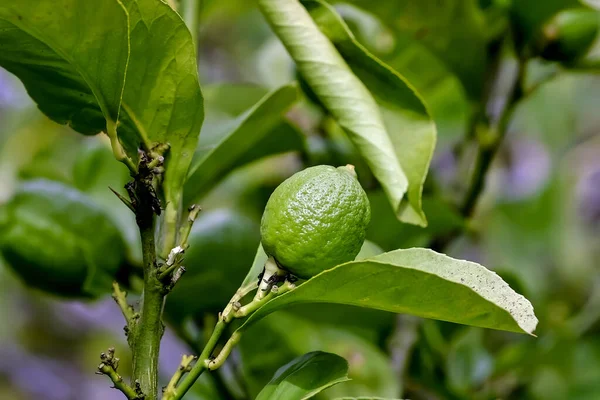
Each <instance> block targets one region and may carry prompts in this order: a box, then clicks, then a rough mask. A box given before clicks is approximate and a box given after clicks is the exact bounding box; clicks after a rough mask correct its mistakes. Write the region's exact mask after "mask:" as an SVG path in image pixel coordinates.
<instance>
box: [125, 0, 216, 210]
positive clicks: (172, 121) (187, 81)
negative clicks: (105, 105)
mask: <svg viewBox="0 0 600 400" xmlns="http://www.w3.org/2000/svg"><path fill="white" fill-rule="evenodd" d="M122 1H123V3H124V4H125V6H126V7H127V10H128V13H129V20H130V41H131V57H130V60H129V66H128V69H127V80H126V83H125V90H124V92H123V111H124V112H123V115H122V117H123V123H122V126H121V127H120V128H119V129H120V130H121V131H123V135H125V136H127V138H128V140H127V142H128V143H130V146H131V147H130V151H136V152H137V147H138V145H139V139H141V140H143V142H144V143H145V144H147V145H149V146H152V145H155V144H157V143H168V144H169V145H170V150H169V153H168V155H167V166H166V171H165V177H164V182H163V189H164V192H165V200H166V203H167V207H169V206H171V207H174V208H175V209H177V208H178V207H179V204H180V202H181V197H182V187H183V183H184V181H185V178H186V175H187V172H188V168H189V166H190V163H191V161H192V155H193V153H194V149H195V148H196V143H197V140H198V135H199V134H200V127H201V125H202V121H203V119H204V108H203V99H202V93H201V92H200V85H199V84H198V67H197V63H196V49H195V46H194V42H193V40H192V36H191V34H190V32H189V30H188V29H187V27H186V25H185V23H184V22H183V20H182V19H181V17H180V16H179V15H178V14H177V13H176V12H175V11H174V10H173V9H172V8H171V7H170V6H169V5H168V4H166V3H165V2H162V1H156V0H122ZM123 135H122V136H123ZM137 138H139V139H137Z"/></svg>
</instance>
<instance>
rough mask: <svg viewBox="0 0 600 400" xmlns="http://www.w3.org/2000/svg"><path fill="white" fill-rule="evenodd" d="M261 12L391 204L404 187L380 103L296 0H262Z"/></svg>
mask: <svg viewBox="0 0 600 400" xmlns="http://www.w3.org/2000/svg"><path fill="white" fill-rule="evenodd" d="M258 4H259V6H260V8H261V10H262V13H263V14H264V16H265V17H266V19H267V21H268V22H269V24H270V25H271V27H272V28H273V30H274V31H275V33H276V34H277V35H278V36H279V38H280V39H281V41H282V42H283V44H284V45H285V47H286V48H287V50H288V52H289V53H290V55H291V56H292V59H293V60H294V61H295V63H296V66H297V68H298V71H299V72H300V73H301V74H302V76H303V78H304V79H305V80H306V82H307V83H308V85H309V86H310V88H311V89H312V90H313V91H314V92H315V94H316V95H317V96H318V98H319V99H320V101H321V102H322V103H323V105H325V107H327V109H328V111H329V112H330V113H331V115H333V116H334V117H335V119H336V120H337V122H338V123H339V125H340V126H341V127H342V128H344V130H345V131H346V132H347V133H348V136H349V137H350V139H351V140H352V142H353V143H354V144H355V145H356V147H357V148H358V150H359V152H360V153H361V155H362V156H363V157H364V158H365V160H366V161H367V163H368V164H369V167H370V168H371V170H372V171H373V174H374V175H375V177H376V178H377V179H378V180H379V182H381V185H382V186H383V188H384V190H385V191H386V193H387V195H388V198H389V199H390V202H391V203H392V204H393V205H394V208H395V209H396V208H398V207H399V206H400V202H401V200H402V198H403V196H404V194H405V193H406V191H407V189H408V180H407V177H406V174H405V173H404V171H403V170H402V167H401V166H400V162H399V161H398V158H397V156H396V153H395V151H394V146H393V143H392V141H391V139H390V137H389V136H388V133H387V131H386V128H385V124H384V121H383V118H382V116H381V113H380V111H379V107H378V105H377V103H376V101H375V99H374V98H373V96H372V95H371V93H370V92H369V90H368V89H367V88H366V87H365V85H364V84H363V82H361V81H360V79H358V78H357V77H356V75H355V74H354V72H353V71H352V69H350V67H349V66H348V64H347V63H346V61H345V60H344V58H343V57H342V56H341V55H340V53H339V52H338V51H337V50H336V48H335V47H334V46H333V44H332V43H331V42H330V41H329V39H328V38H327V37H326V36H325V35H324V34H323V33H322V32H321V31H320V30H319V27H318V26H317V25H316V24H315V22H314V21H313V20H312V18H311V16H310V14H309V13H308V11H307V10H306V9H305V8H304V7H303V6H302V5H301V4H300V2H298V1H297V0H260V1H259V2H258Z"/></svg>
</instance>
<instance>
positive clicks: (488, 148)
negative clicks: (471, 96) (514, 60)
mask: <svg viewBox="0 0 600 400" xmlns="http://www.w3.org/2000/svg"><path fill="white" fill-rule="evenodd" d="M524 64H525V63H524V62H523V61H521V60H519V64H518V67H517V68H518V70H517V78H516V79H515V82H514V84H513V88H512V90H511V93H510V95H509V96H508V98H507V101H506V106H505V107H504V109H503V110H502V113H501V115H500V118H499V119H498V122H497V124H496V126H495V127H492V133H493V137H492V138H491V140H480V141H479V150H478V152H477V157H476V159H475V166H474V167H473V176H472V177H471V183H470V185H469V188H468V189H467V194H466V195H465V200H464V202H463V204H462V206H461V210H460V211H461V214H462V215H463V216H464V217H466V218H470V217H471V216H472V215H473V212H474V211H475V206H476V205H477V200H478V199H479V196H480V194H481V193H482V192H483V189H484V188H485V178H486V176H487V173H488V171H489V169H490V166H491V165H492V161H493V160H494V157H495V155H496V153H497V152H498V149H499V148H500V144H501V143H502V140H503V139H504V136H505V135H506V131H507V128H508V124H509V122H510V120H511V118H512V115H513V112H514V110H515V108H516V107H515V106H516V104H517V102H518V101H519V100H520V99H521V97H522V94H523V92H522V88H523V81H524V73H525V65H524Z"/></svg>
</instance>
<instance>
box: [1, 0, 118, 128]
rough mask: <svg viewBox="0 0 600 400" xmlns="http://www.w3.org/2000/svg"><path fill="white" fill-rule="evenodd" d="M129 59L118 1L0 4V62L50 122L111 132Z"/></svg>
mask: <svg viewBox="0 0 600 400" xmlns="http://www.w3.org/2000/svg"><path fill="white" fill-rule="evenodd" d="M128 59H129V43H128V19H127V12H126V10H125V8H124V7H123V4H122V3H121V2H120V1H119V0H106V1H102V2H99V3H97V4H96V3H95V4H94V6H93V7H90V4H89V3H87V2H83V1H74V0H20V1H14V2H11V1H3V2H2V4H0V66H2V67H4V68H6V69H7V70H8V71H10V72H12V73H13V74H15V75H16V76H17V77H19V79H21V81H23V84H24V85H25V88H26V89H27V91H28V92H29V95H30V96H31V97H32V98H33V99H34V100H35V102H36V103H37V104H38V106H39V108H40V110H41V111H42V112H43V113H44V114H46V115H47V116H48V117H50V118H51V119H52V120H54V121H56V122H58V123H61V124H69V125H70V126H71V127H72V128H73V129H75V130H76V131H78V132H80V133H84V134H96V133H98V132H101V131H106V130H107V129H108V130H110V131H111V133H112V134H115V129H116V124H117V121H118V119H119V111H120V107H121V97H122V93H123V86H124V84H125V75H126V69H127V62H128Z"/></svg>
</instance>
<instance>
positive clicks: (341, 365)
mask: <svg viewBox="0 0 600 400" xmlns="http://www.w3.org/2000/svg"><path fill="white" fill-rule="evenodd" d="M347 380H348V362H347V361H346V360H345V359H343V358H342V357H340V356H338V355H335V354H331V353H325V352H322V351H315V352H312V353H307V354H305V355H303V356H301V357H298V358H296V359H294V360H292V361H291V362H289V363H288V364H286V365H284V366H283V367H281V368H280V369H279V370H278V371H277V372H276V373H275V376H273V379H272V380H271V382H269V384H268V385H267V386H265V388H264V389H263V390H262V391H261V392H260V393H259V394H258V396H257V397H256V400H303V399H309V398H311V397H313V396H314V395H316V394H317V393H319V392H321V391H323V390H325V389H327V388H328V387H331V386H333V385H335V384H338V383H340V382H345V381H347Z"/></svg>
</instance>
